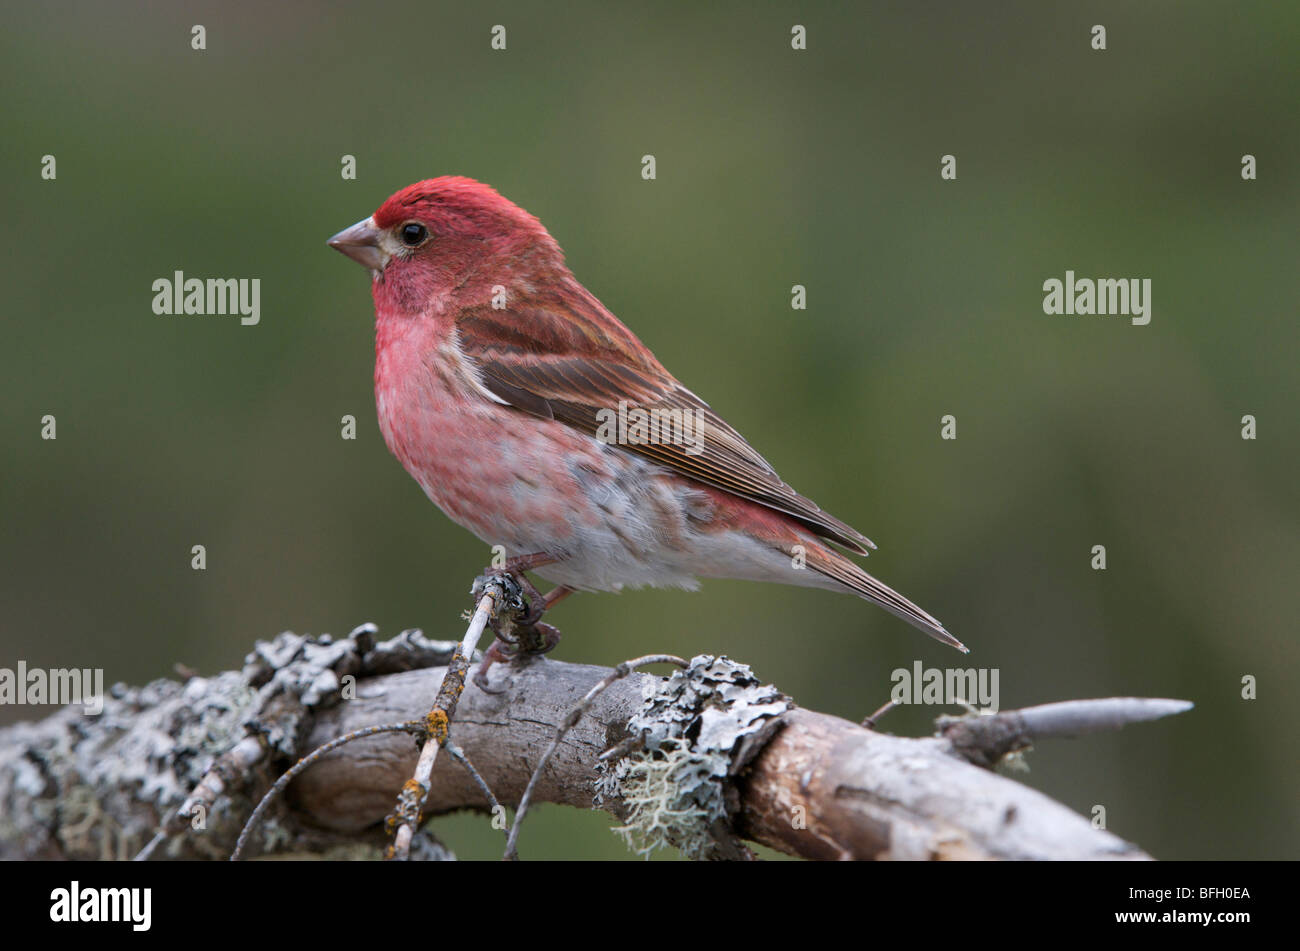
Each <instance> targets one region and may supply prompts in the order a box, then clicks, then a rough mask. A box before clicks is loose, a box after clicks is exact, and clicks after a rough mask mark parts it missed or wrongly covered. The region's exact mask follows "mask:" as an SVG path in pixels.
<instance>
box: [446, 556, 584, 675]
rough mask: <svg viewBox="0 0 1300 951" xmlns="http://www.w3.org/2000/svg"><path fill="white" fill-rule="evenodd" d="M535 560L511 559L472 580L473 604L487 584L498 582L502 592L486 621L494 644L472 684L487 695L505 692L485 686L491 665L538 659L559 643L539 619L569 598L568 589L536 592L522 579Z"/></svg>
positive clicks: (555, 633) (553, 630) (551, 629)
mask: <svg viewBox="0 0 1300 951" xmlns="http://www.w3.org/2000/svg"><path fill="white" fill-rule="evenodd" d="M537 557H538V556H526V557H525V558H522V559H512V561H511V562H507V563H506V566H505V567H504V568H500V569H493V568H489V569H488V570H487V571H486V572H484V573H483V574H481V575H479V576H478V577H477V578H475V579H474V585H473V587H472V588H471V589H470V591H471V594H472V595H473V597H474V599H475V600H478V599H479V598H481V597H482V596H483V592H484V590H486V588H487V585H488V584H489V583H490V582H493V581H495V582H498V583H499V584H500V585H501V586H502V588H503V589H504V597H503V598H502V600H501V603H500V604H499V605H498V606H497V609H496V611H494V612H493V614H492V617H491V619H490V620H489V621H488V626H489V627H491V628H492V632H493V633H494V634H495V635H496V640H494V641H493V642H492V645H491V646H490V647H489V648H488V649H487V651H486V652H485V653H484V655H483V660H482V662H481V663H480V664H479V667H478V670H476V671H475V672H474V683H475V684H477V685H478V687H479V688H480V689H481V690H484V691H486V692H487V693H501V692H502V691H503V690H504V689H505V688H504V687H501V688H493V687H489V686H488V679H487V674H488V669H489V668H491V666H492V665H493V664H494V663H496V662H498V661H511V660H526V659H530V658H533V657H540V656H541V655H542V654H546V653H549V652H550V651H552V650H554V649H555V645H556V644H558V643H560V632H559V630H558V629H557V628H555V627H552V626H551V625H550V624H542V623H541V618H542V615H543V614H545V613H546V609H547V608H548V607H550V606H551V605H552V604H554V603H555V602H556V601H558V600H560V599H561V598H563V597H565V596H566V595H568V594H570V593H571V589H569V588H566V587H564V586H563V585H561V586H560V587H558V588H556V589H554V590H553V591H551V592H550V594H547V595H543V594H542V593H541V592H540V591H538V590H537V588H536V587H534V586H533V583H532V582H531V581H529V580H528V578H527V577H526V576H525V575H524V571H526V570H528V568H530V567H535V565H536V559H537ZM512 562H513V563H512Z"/></svg>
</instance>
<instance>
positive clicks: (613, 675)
mask: <svg viewBox="0 0 1300 951" xmlns="http://www.w3.org/2000/svg"><path fill="white" fill-rule="evenodd" d="M650 664H676V665H677V666H678V667H681V668H685V667H687V666H689V665H688V664H687V663H686V661H685V660H683V659H682V658H680V657H678V656H676V655H675V654H646V655H645V656H644V657H637V658H634V659H633V660H625V661H623V663H621V664H619V665H618V666H617V667H615V668H614V669H613V670H611V671H610V672H609V674H608V675H607V676H605V677H603V678H602V679H601V680H600V682H599V683H597V684H596V685H595V686H593V687H592V688H591V689H590V690H588V691H587V693H586V695H585V696H584V697H583V698H582V699H581V700H579V701H578V705H577V706H576V707H574V708H573V709H572V710H570V711H569V713H568V715H567V716H566V717H565V718H564V720H563V721H562V722H561V723H560V725H559V727H558V728H557V729H556V731H555V738H554V739H553V740H551V745H550V746H548V747H547V748H546V752H545V753H543V754H542V758H541V759H540V760H538V761H537V768H536V769H534V770H533V775H532V776H531V777H530V778H529V780H528V785H527V786H526V787H524V794H523V796H522V798H520V800H519V808H518V809H516V810H515V821H514V822H513V823H512V824H511V826H510V835H509V837H508V838H507V839H506V854H505V856H504V858H505V859H506V860H507V861H514V860H517V859H518V858H519V852H518V841H519V826H520V823H522V822H523V821H524V816H525V815H526V814H527V812H528V803H529V800H530V799H532V796H533V789H534V788H535V787H536V786H537V779H538V777H539V776H541V775H542V770H544V769H545V768H546V764H547V763H549V762H550V761H551V757H552V756H554V755H555V751H556V750H557V749H558V748H559V746H560V741H561V740H563V739H564V735H565V734H566V733H568V732H569V731H570V730H572V729H573V728H574V727H575V726H577V724H578V721H579V720H581V719H582V715H583V714H584V713H586V712H587V711H588V710H589V709H591V704H592V703H593V702H594V701H595V699H596V698H597V697H598V696H600V695H601V694H602V693H604V692H605V691H606V690H607V689H609V687H611V686H612V685H613V684H614V683H616V682H617V681H620V680H622V679H623V678H624V677H626V676H627V675H628V674H630V673H632V671H634V670H636V669H637V668H638V667H646V666H649V665H650Z"/></svg>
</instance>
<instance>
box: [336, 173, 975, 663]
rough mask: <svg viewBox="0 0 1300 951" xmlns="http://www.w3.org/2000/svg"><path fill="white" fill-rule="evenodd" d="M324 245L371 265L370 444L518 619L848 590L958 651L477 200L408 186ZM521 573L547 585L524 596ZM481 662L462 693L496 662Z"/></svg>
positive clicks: (615, 322) (465, 191)
mask: <svg viewBox="0 0 1300 951" xmlns="http://www.w3.org/2000/svg"><path fill="white" fill-rule="evenodd" d="M328 244H329V246H330V247H333V248H335V249H336V250H338V251H340V252H342V253H343V254H345V255H347V256H348V257H349V258H351V259H352V260H354V261H356V262H357V263H359V264H361V265H362V266H363V267H365V268H366V269H367V270H368V271H369V272H370V278H371V295H372V297H373V301H374V310H375V375H374V382H375V407H376V414H377V416H378V421H379V427H380V431H381V432H382V434H383V438H384V441H385V443H386V445H387V447H388V449H389V450H390V451H391V452H392V454H393V455H394V456H395V457H396V458H397V459H398V461H399V462H401V464H402V466H403V467H404V468H405V469H406V471H407V472H408V473H409V474H410V475H411V476H412V477H413V478H414V479H415V481H416V482H417V483H419V485H420V486H421V488H422V489H423V490H424V492H425V494H426V495H427V496H428V498H429V499H430V500H431V501H432V502H433V503H434V504H435V505H436V506H437V507H438V508H439V509H441V510H442V511H443V512H444V513H445V514H446V515H447V516H448V517H449V518H450V519H451V520H452V521H454V522H456V523H457V524H459V525H461V526H462V527H464V528H466V529H468V530H469V531H470V532H472V533H473V534H474V535H475V536H477V537H478V538H479V539H480V540H481V541H483V542H484V543H486V544H488V545H490V546H501V547H500V548H499V549H495V550H497V551H504V552H506V553H507V554H508V558H507V559H506V561H505V566H504V571H505V572H507V573H509V574H511V575H512V576H513V577H515V578H516V579H518V580H520V581H521V582H523V583H524V585H525V586H526V587H525V588H524V590H525V591H527V593H528V595H529V600H530V601H531V602H533V603H532V604H530V606H529V612H530V613H529V615H528V623H529V624H534V623H536V622H538V619H539V618H540V616H541V613H542V612H543V611H545V610H547V609H548V608H550V607H551V606H553V605H554V604H555V603H557V602H558V601H560V600H561V599H562V598H564V597H567V596H568V595H569V594H571V593H573V592H575V591H619V590H621V589H624V588H639V587H645V586H652V587H676V588H685V589H690V590H694V589H695V588H697V587H698V583H699V579H700V578H734V579H742V580H750V581H762V582H777V583H784V584H793V585H801V586H811V587H816V588H822V589H828V590H831V591H837V592H842V593H847V594H853V595H856V596H857V597H859V598H862V599H864V600H866V601H870V602H872V603H873V604H876V605H878V606H880V607H882V608H884V609H885V610H886V611H889V612H890V613H892V614H894V615H896V616H897V617H899V618H901V619H902V620H904V621H906V622H908V623H909V624H911V625H913V626H915V627H916V628H918V629H920V630H921V631H923V632H925V633H926V634H928V635H929V636H930V637H932V638H934V639H936V640H938V641H940V642H942V643H944V644H948V645H950V646H952V647H955V648H957V649H958V650H960V651H962V652H963V653H965V652H967V648H966V647H965V645H963V644H962V643H961V641H959V640H958V639H957V638H956V637H954V636H953V635H952V634H950V633H949V632H948V631H947V630H946V629H945V628H944V626H943V624H942V623H940V622H939V620H937V619H936V618H935V617H934V616H932V615H931V614H929V613H928V612H926V611H924V610H923V609H921V608H920V607H918V606H917V605H916V604H914V603H913V602H911V601H909V600H908V599H907V598H905V597H903V595H901V594H899V593H898V592H897V591H895V590H893V589H892V588H890V587H889V586H888V585H886V584H884V583H883V582H881V581H878V580H877V579H876V578H874V577H872V576H871V575H869V574H867V573H866V571H864V570H863V569H862V568H861V567H860V566H859V565H858V564H857V562H855V561H853V560H852V559H851V558H850V557H848V555H849V554H852V555H856V556H864V555H866V554H868V551H869V550H871V549H874V548H875V547H876V546H875V545H874V544H873V543H872V542H871V540H870V539H868V538H867V537H866V536H865V535H863V534H862V533H861V532H859V531H858V530H857V529H855V528H853V527H851V526H850V525H848V524H847V523H845V522H842V521H840V520H839V519H837V518H835V517H834V516H832V515H830V514H829V513H827V512H825V511H823V510H822V509H821V508H820V507H818V506H817V505H816V504H815V503H814V502H812V501H811V500H810V499H808V498H806V497H805V496H803V495H800V494H799V493H798V492H796V491H795V490H794V489H792V488H791V487H790V486H788V485H787V484H786V483H785V482H783V481H782V480H781V478H780V476H778V475H777V472H776V470H775V469H774V468H773V467H772V465H771V464H770V463H769V462H768V461H767V460H766V459H764V458H763V457H762V456H761V455H759V453H758V452H757V451H755V450H754V449H753V448H752V447H751V446H750V444H749V443H748V442H747V441H746V440H745V439H744V438H743V437H742V436H741V435H740V433H738V432H737V431H736V430H735V429H734V428H733V427H732V426H731V425H730V424H728V423H727V422H726V420H724V419H723V418H722V417H721V416H720V415H719V414H718V413H717V412H715V411H714V410H713V409H712V408H711V407H710V406H709V405H708V404H707V403H705V402H704V401H703V400H702V399H700V397H698V396H696V395H695V393H694V392H692V391H691V390H689V389H687V388H686V387H685V386H684V385H683V384H682V383H680V382H678V380H677V379H676V377H674V376H673V375H672V374H671V373H669V372H668V370H667V369H666V368H665V367H664V366H663V365H662V364H661V363H660V362H659V360H658V359H657V358H656V357H655V356H654V354H653V353H651V352H650V350H649V349H648V348H647V347H646V346H645V345H644V344H643V343H642V342H641V341H640V340H639V339H638V338H637V337H636V336H635V335H634V334H633V333H632V331H631V330H629V329H628V328H627V327H626V326H624V324H623V323H622V322H621V321H619V319H618V318H617V317H615V316H614V314H613V313H611V312H610V310H609V309H608V308H606V307H605V306H604V305H603V304H602V303H601V302H600V300H598V299H597V298H596V296H595V295H594V294H592V293H591V292H590V291H589V290H588V289H587V288H586V287H585V286H584V285H583V284H582V283H580V282H579V280H578V279H577V278H576V277H575V276H574V275H573V273H572V272H571V271H570V270H569V268H568V266H567V265H566V263H565V257H564V252H563V251H562V250H561V248H560V245H559V244H558V243H557V242H556V241H555V239H554V238H552V237H551V235H550V233H549V232H548V231H547V230H546V228H545V227H544V226H543V225H542V223H541V222H540V221H539V220H538V219H537V218H536V217H534V216H533V215H531V214H529V213H528V212H527V211H525V210H524V209H522V208H520V207H519V206H518V205H516V204H514V203H513V202H511V201H510V200H508V199H507V198H505V197H503V196H502V195H501V194H499V193H498V192H497V191H496V190H495V189H493V188H492V187H490V186H488V185H485V184H483V183H481V182H478V181H476V180H474V179H471V178H466V177H461V176H454V175H447V176H442V177H438V178H431V179H427V180H424V181H420V182H416V183H415V184H413V185H409V186H407V187H406V188H403V189H401V190H400V191H398V192H396V193H395V194H393V195H392V196H390V197H389V198H388V199H387V200H386V201H385V202H384V203H383V204H381V205H380V206H379V208H378V209H377V210H376V211H375V212H374V214H372V215H370V216H369V217H367V218H365V219H363V220H362V221H359V222H357V223H356V224H355V225H352V226H351V227H349V228H346V229H344V230H343V231H340V232H339V233H338V234H336V235H334V236H333V237H332V238H330V239H329V240H328ZM846 552H847V553H848V554H846ZM525 571H531V572H533V573H535V574H536V575H538V576H539V577H541V578H543V579H545V580H547V581H550V582H552V583H554V584H555V585H556V587H555V588H554V589H552V590H551V591H550V592H548V593H547V594H545V595H541V596H540V603H538V602H539V598H538V596H537V591H536V589H535V588H533V587H532V585H531V583H529V582H527V581H526V579H525V578H524V575H523V573H524V572H525ZM537 629H544V630H543V633H544V634H545V637H544V640H545V644H542V645H539V644H537V643H534V644H533V645H532V648H531V649H532V650H535V651H536V652H542V651H544V650H549V649H550V648H551V647H553V646H554V642H555V641H558V638H559V632H558V631H556V630H555V629H554V628H551V627H549V626H546V625H538V628H537ZM499 636H500V635H499ZM489 654H490V655H491V656H490V657H489V658H488V659H486V660H485V661H484V666H483V668H481V669H480V674H481V675H483V676H482V677H476V680H478V681H479V682H480V683H481V684H483V683H485V678H486V670H487V666H488V665H489V664H490V663H491V662H492V661H493V660H500V659H503V658H505V657H510V656H515V655H514V653H513V652H512V650H511V648H510V646H509V645H502V646H500V647H499V646H498V643H494V644H493V647H492V649H491V650H490V651H489Z"/></svg>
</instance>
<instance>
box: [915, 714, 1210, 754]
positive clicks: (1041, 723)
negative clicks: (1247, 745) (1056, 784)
mask: <svg viewBox="0 0 1300 951" xmlns="http://www.w3.org/2000/svg"><path fill="white" fill-rule="evenodd" d="M1192 706H1193V704H1192V703H1191V701H1189V700H1165V699H1160V698H1153V697H1106V698H1103V699H1100V700H1065V701H1062V702H1060V703H1045V704H1042V705H1040V706H1036V707H1025V708H1024V709H1023V710H1006V711H1004V712H1002V713H995V714H992V715H989V716H968V717H948V716H943V717H939V719H938V720H937V721H936V725H937V726H938V728H939V733H940V735H942V736H945V737H947V738H948V740H949V742H951V743H952V747H953V749H954V750H955V751H956V752H957V753H959V754H961V755H962V756H963V757H964V758H966V759H967V760H969V761H970V762H972V763H974V764H975V765H976V766H983V767H985V768H986V769H991V768H992V767H993V766H994V765H996V764H997V763H998V762H999V761H1000V760H1001V759H1002V758H1003V757H1004V756H1006V755H1007V754H1008V753H1014V752H1016V751H1018V750H1023V749H1027V748H1028V747H1029V746H1031V745H1033V741H1034V740H1036V739H1047V738H1048V737H1059V736H1084V735H1086V734H1089V733H1103V732H1107V731H1111V730H1118V729H1120V728H1121V727H1124V726H1127V725H1128V724H1130V723H1142V722H1145V721H1148V720H1159V719H1160V718H1161V717H1167V716H1171V715H1173V714H1175V713H1183V712H1185V711H1187V710H1190V709H1191V708H1192Z"/></svg>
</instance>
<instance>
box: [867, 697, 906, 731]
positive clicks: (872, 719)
mask: <svg viewBox="0 0 1300 951" xmlns="http://www.w3.org/2000/svg"><path fill="white" fill-rule="evenodd" d="M896 706H898V704H896V703H894V701H892V700H888V701H886V702H885V705H884V706H883V707H881V708H880V709H879V710H877V711H876V712H875V713H873V714H871V716H869V717H867V718H866V719H865V720H863V721H862V726H864V727H866V728H867V729H868V730H874V729H875V728H876V721H877V720H879V719H880V718H881V717H883V716H884V715H885V714H886V713H888V712H889V711H890V710H892V709H894V707H896Z"/></svg>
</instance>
